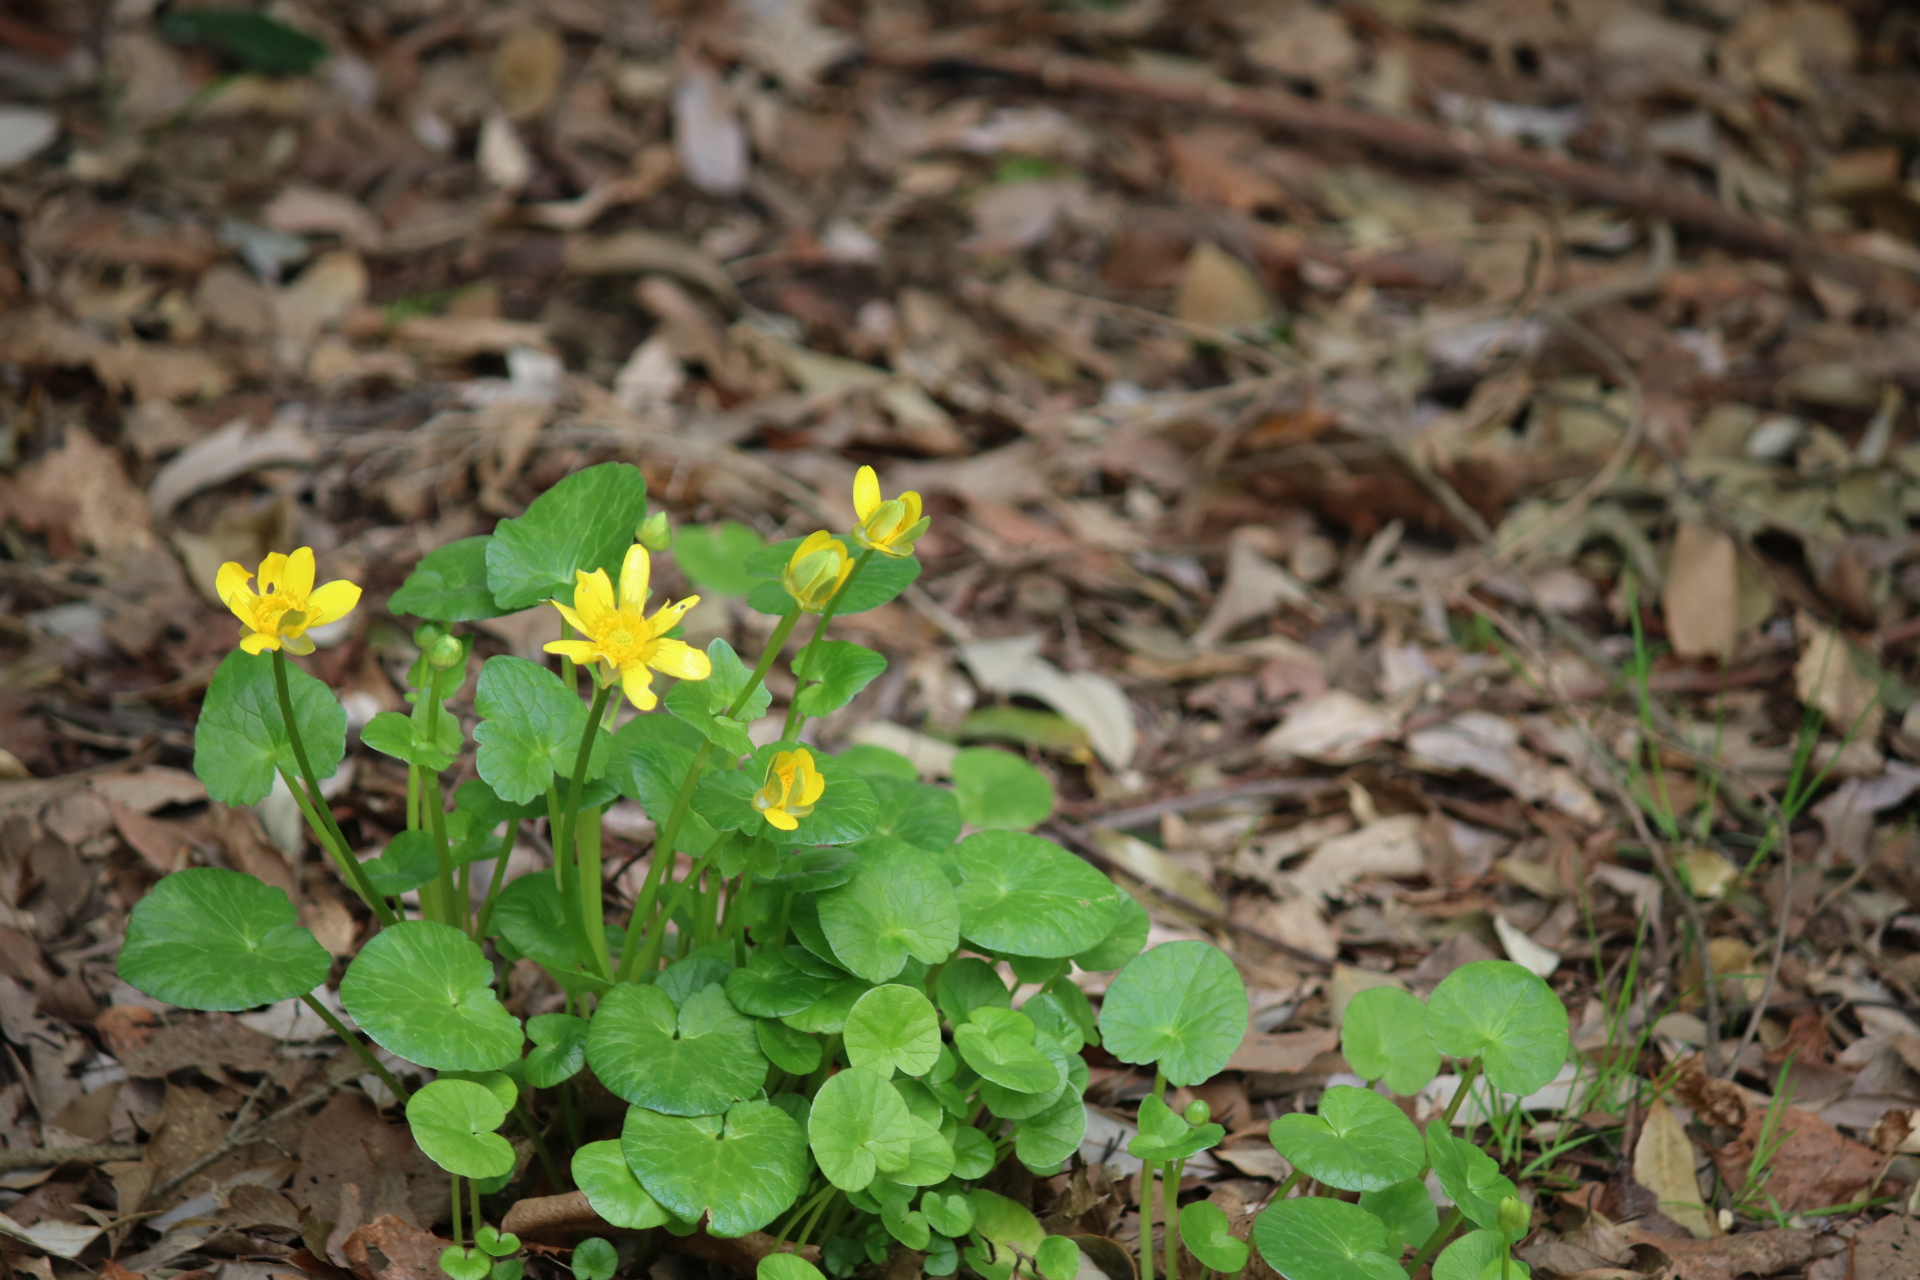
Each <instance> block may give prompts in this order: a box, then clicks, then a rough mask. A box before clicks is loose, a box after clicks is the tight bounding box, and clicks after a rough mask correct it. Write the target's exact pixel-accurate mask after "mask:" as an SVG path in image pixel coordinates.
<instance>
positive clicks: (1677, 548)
mask: <svg viewBox="0 0 1920 1280" xmlns="http://www.w3.org/2000/svg"><path fill="white" fill-rule="evenodd" d="M1660 604H1661V608H1662V609H1663V610H1664V611H1665V612H1666V615H1667V636H1668V638H1669V639H1671V640H1672V641H1673V651H1674V652H1675V653H1677V654H1679V655H1680V656H1681V657H1683V658H1719V659H1721V660H1722V661H1725V660H1726V659H1727V658H1728V657H1729V656H1731V654H1732V653H1733V644H1734V641H1735V640H1736V639H1738V638H1739V630H1740V585H1739V572H1738V563H1737V558H1736V555H1735V551H1734V546H1733V539H1732V538H1729V537H1728V536H1727V535H1726V534H1724V533H1722V532H1721V531H1720V530H1718V529H1715V528H1712V527H1711V526H1708V525H1704V524H1695V523H1693V522H1692V521H1686V522H1683V523H1682V524H1681V525H1680V528H1679V529H1678V530H1677V531H1676V532H1675V534H1674V538H1673V563H1672V564H1671V565H1670V566H1669V567H1668V569H1667V586H1666V590H1665V591H1664V592H1663V593H1662V595H1661V600H1660Z"/></svg>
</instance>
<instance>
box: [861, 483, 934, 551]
mask: <svg viewBox="0 0 1920 1280" xmlns="http://www.w3.org/2000/svg"><path fill="white" fill-rule="evenodd" d="M853 512H854V514H855V515H857V516H859V517H860V523H859V524H857V525H855V526H854V527H853V540H854V541H855V542H857V543H859V544H860V545H861V546H863V547H871V548H872V549H873V550H875V551H878V552H879V553H880V554H881V555H883V556H910V555H912V554H913V544H914V543H915V542H917V541H919V539H920V535H921V534H923V533H925V532H926V531H927V523H928V522H927V519H926V517H924V516H922V515H921V514H920V495H919V494H917V493H915V492H913V490H911V489H909V490H907V492H905V493H903V494H901V495H900V496H899V497H897V498H894V499H892V500H891V501H888V502H882V501H880V477H879V476H877V475H875V474H874V473H873V468H872V467H862V468H860V472H859V474H858V475H856V476H854V478H853Z"/></svg>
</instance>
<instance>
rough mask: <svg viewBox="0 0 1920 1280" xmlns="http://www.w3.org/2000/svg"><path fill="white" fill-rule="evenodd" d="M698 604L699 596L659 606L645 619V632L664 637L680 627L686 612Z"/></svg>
mask: <svg viewBox="0 0 1920 1280" xmlns="http://www.w3.org/2000/svg"><path fill="white" fill-rule="evenodd" d="M699 603H700V597H699V596H688V597H687V598H686V599H685V600H676V601H673V602H672V603H671V604H663V605H661V606H660V607H659V608H658V609H656V610H654V613H653V616H652V617H651V618H648V619H647V630H648V631H650V632H652V633H653V634H654V635H656V636H659V635H665V634H666V633H667V632H669V631H671V630H673V629H674V628H675V627H677V626H679V625H680V619H682V618H684V617H685V616H686V615H687V610H689V609H691V608H693V606H695V605H697V604H699Z"/></svg>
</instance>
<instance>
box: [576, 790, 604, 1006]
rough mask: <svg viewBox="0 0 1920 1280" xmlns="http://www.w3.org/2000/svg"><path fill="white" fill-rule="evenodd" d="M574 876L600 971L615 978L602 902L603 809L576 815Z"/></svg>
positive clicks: (581, 910)
mask: <svg viewBox="0 0 1920 1280" xmlns="http://www.w3.org/2000/svg"><path fill="white" fill-rule="evenodd" d="M573 828H574V830H573V849H574V864H573V869H574V878H575V879H576V880H577V881H578V888H579V891H580V918H581V919H582V920H583V921H584V922H585V924H586V928H587V945H588V946H589V947H591V948H592V954H593V958H594V962H595V963H597V964H598V965H599V966H600V972H601V973H603V974H605V975H606V976H607V977H609V978H611V977H612V976H613V960H612V957H610V956H609V955H608V954H607V921H606V914H605V912H604V911H603V909H602V907H601V903H600V890H601V885H600V811H599V810H598V809H588V810H587V812H585V813H576V814H574V815H573Z"/></svg>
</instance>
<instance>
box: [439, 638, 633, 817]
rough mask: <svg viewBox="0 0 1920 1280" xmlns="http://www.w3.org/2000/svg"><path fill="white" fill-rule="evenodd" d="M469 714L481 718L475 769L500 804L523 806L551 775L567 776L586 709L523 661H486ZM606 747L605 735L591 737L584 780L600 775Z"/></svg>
mask: <svg viewBox="0 0 1920 1280" xmlns="http://www.w3.org/2000/svg"><path fill="white" fill-rule="evenodd" d="M473 709H474V710H475V711H477V712H479V713H480V725H479V727H478V728H476V729H475V730H474V731H473V738H474V741H475V742H478V743H479V744H480V750H479V752H478V754H477V755H476V757H475V761H474V763H475V766H476V767H477V768H478V769H479V770H480V776H481V777H482V778H484V779H485V780H486V782H487V785H488V786H490V787H492V788H493V789H494V791H495V792H496V793H498V795H499V796H500V798H501V799H503V800H506V801H508V802H509V803H512V804H525V803H527V802H528V801H530V800H532V799H533V798H534V797H535V796H538V795H543V794H545V792H546V790H547V786H548V784H550V783H551V782H553V780H554V775H555V774H556V773H558V774H559V775H560V777H562V778H568V777H571V776H572V773H573V762H574V758H575V757H576V756H577V755H578V754H579V751H580V736H581V734H582V733H584V732H585V731H586V728H587V708H586V706H585V704H583V703H582V702H581V701H580V699H579V698H578V697H577V696H575V695H574V694H572V693H569V692H568V691H567V688H566V686H565V685H563V684H561V683H560V677H559V676H557V675H555V674H553V672H551V671H549V670H547V669H546V668H545V667H543V666H540V665H539V664H538V663H533V662H528V661H527V660H526V659H525V658H514V657H509V656H506V655H504V654H503V655H501V656H500V657H496V658H488V659H487V663H486V665H485V666H484V667H482V668H480V683H479V685H478V686H477V687H476V689H475V690H474V695H473ZM611 745H612V739H611V737H610V736H609V735H608V734H607V732H606V731H605V730H596V731H595V733H594V736H593V747H592V749H591V751H590V752H589V754H588V760H587V776H588V777H592V778H597V777H599V776H600V775H601V773H602V772H604V771H605V769H606V764H607V753H608V749H609V747H610V746H611Z"/></svg>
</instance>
